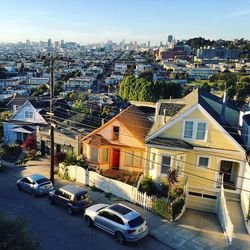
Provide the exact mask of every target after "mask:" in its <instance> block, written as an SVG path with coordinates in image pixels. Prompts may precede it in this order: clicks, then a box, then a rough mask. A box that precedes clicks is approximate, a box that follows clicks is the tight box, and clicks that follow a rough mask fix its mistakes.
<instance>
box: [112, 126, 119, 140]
mask: <svg viewBox="0 0 250 250" xmlns="http://www.w3.org/2000/svg"><path fill="white" fill-rule="evenodd" d="M119 132H120V128H119V127H113V140H116V141H118V140H119Z"/></svg>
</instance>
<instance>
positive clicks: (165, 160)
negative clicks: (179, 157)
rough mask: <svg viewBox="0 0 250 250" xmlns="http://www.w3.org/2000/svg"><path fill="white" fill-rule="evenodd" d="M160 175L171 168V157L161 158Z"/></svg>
mask: <svg viewBox="0 0 250 250" xmlns="http://www.w3.org/2000/svg"><path fill="white" fill-rule="evenodd" d="M161 164H162V165H161V174H167V173H168V171H169V169H170V166H171V156H162V158H161Z"/></svg>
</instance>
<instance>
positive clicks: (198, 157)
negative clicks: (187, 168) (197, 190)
mask: <svg viewBox="0 0 250 250" xmlns="http://www.w3.org/2000/svg"><path fill="white" fill-rule="evenodd" d="M200 157H203V158H208V166H207V167H203V166H200V165H199V159H200ZM210 162H211V156H208V155H197V161H196V168H199V169H201V168H202V169H210Z"/></svg>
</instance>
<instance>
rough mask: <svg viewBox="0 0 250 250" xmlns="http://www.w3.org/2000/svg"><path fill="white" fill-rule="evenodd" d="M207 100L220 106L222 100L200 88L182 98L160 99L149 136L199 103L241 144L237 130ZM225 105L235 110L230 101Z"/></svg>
mask: <svg viewBox="0 0 250 250" xmlns="http://www.w3.org/2000/svg"><path fill="white" fill-rule="evenodd" d="M208 100H212V101H214V102H216V103H217V104H220V105H221V106H222V104H223V101H222V99H221V98H219V97H217V96H215V95H213V94H211V93H209V92H207V91H204V90H202V89H199V88H197V89H195V90H193V91H192V92H191V93H189V94H188V95H187V96H185V97H183V98H182V99H172V100H161V101H160V102H159V104H158V105H159V107H158V109H157V115H158V116H160V117H159V119H157V120H156V121H155V123H154V125H153V127H152V128H151V130H150V132H149V136H151V135H153V134H155V133H156V132H157V131H158V130H159V129H161V128H162V127H163V126H164V125H165V124H166V123H169V122H171V121H172V120H174V119H175V118H177V117H178V116H179V115H181V114H182V113H184V112H186V111H187V110H189V109H191V108H192V107H193V106H194V105H196V104H199V105H201V106H202V107H203V108H204V109H205V110H206V111H207V112H208V113H209V114H210V115H211V116H212V117H213V118H214V120H216V122H218V124H220V125H221V126H222V127H223V128H224V129H225V130H226V131H227V132H228V133H229V134H230V135H231V136H232V137H233V138H234V139H235V140H236V141H237V142H238V143H239V144H240V145H243V144H244V143H243V141H242V139H241V137H240V135H239V134H238V131H237V130H235V129H234V128H232V127H231V126H230V125H229V124H228V123H227V122H225V121H224V120H223V119H222V117H221V114H219V113H217V112H216V111H215V110H214V109H213V108H212V106H211V105H210V104H209V102H208ZM227 107H229V108H230V109H233V110H236V111H237V108H236V107H235V106H234V105H233V104H232V103H230V102H229V101H228V102H227ZM164 109H165V110H166V111H165V114H166V116H165V118H164V111H163V110H164Z"/></svg>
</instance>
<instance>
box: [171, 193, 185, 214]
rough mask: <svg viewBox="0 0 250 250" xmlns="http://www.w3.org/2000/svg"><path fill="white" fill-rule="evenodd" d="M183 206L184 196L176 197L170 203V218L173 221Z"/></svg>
mask: <svg viewBox="0 0 250 250" xmlns="http://www.w3.org/2000/svg"><path fill="white" fill-rule="evenodd" d="M184 204H185V198H184V196H180V197H177V198H176V199H175V200H174V201H173V203H172V217H173V219H175V218H176V217H177V216H178V215H179V214H180V212H181V210H182V208H183V206H184Z"/></svg>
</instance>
